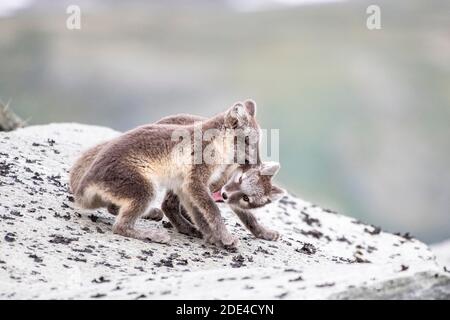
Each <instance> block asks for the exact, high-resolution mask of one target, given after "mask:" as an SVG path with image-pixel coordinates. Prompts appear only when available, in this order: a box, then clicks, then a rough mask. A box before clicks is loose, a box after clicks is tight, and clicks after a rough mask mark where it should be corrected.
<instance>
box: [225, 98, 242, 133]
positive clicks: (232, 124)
mask: <svg viewBox="0 0 450 320" xmlns="http://www.w3.org/2000/svg"><path fill="white" fill-rule="evenodd" d="M246 124H247V111H246V107H245V106H244V104H243V103H242V102H236V103H235V104H233V106H232V107H231V108H230V109H228V110H227V111H226V113H225V126H226V127H227V128H230V129H238V128H241V127H243V126H244V125H246Z"/></svg>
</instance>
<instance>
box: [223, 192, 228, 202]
mask: <svg viewBox="0 0 450 320" xmlns="http://www.w3.org/2000/svg"><path fill="white" fill-rule="evenodd" d="M222 199H223V200H227V199H228V196H227V193H226V192H222Z"/></svg>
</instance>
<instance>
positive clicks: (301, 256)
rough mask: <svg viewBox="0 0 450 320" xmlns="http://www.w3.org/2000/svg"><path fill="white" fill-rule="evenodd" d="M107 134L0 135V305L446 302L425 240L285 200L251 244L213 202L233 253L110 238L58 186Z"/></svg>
mask: <svg viewBox="0 0 450 320" xmlns="http://www.w3.org/2000/svg"><path fill="white" fill-rule="evenodd" d="M117 134H118V133H117V132H115V131H113V130H111V129H107V128H100V127H94V126H85V125H79V124H50V125H45V126H32V127H28V128H25V129H19V130H16V131H13V132H10V133H0V299H37V298H39V299H48V298H52V299H78V298H103V299H117V298H121V299H122V298H125V299H141V298H146V299H170V298H185V299H217V298H219V299H229V298H235V299H272V298H275V299H327V298H357V299H358V298H393V299H395V298H449V297H450V295H449V274H448V273H446V272H445V271H444V270H443V267H442V266H440V265H438V264H437V263H436V261H435V256H434V254H433V253H432V252H431V251H430V250H429V248H428V247H427V246H426V245H425V244H424V243H422V242H420V241H418V240H415V239H410V238H409V237H408V236H406V237H402V236H396V235H393V234H390V233H385V232H382V231H380V230H379V229H378V228H375V227H372V226H368V225H365V224H363V223H361V222H358V221H356V220H355V219H352V218H350V217H346V216H343V215H341V214H337V213H335V212H332V211H330V210H324V209H322V208H320V207H318V206H316V205H313V204H311V203H308V202H306V201H303V200H301V199H298V198H296V197H294V196H292V195H289V196H286V197H285V198H283V199H282V200H281V201H280V202H279V203H274V204H271V205H270V206H267V207H265V208H262V209H259V210H258V212H257V215H258V217H259V218H260V220H261V221H262V223H263V224H265V225H267V226H270V227H271V228H272V229H275V230H278V231H280V232H281V234H282V238H281V239H280V240H279V241H277V242H268V241H263V240H259V239H255V238H254V237H253V236H252V235H251V234H250V233H249V232H248V231H247V230H246V229H244V228H243V227H242V226H241V224H239V222H238V219H237V217H235V216H234V215H233V214H232V212H231V211H230V210H229V209H228V208H227V207H226V205H224V204H220V208H221V210H222V213H223V216H224V218H225V220H226V224H227V226H228V228H229V229H230V231H231V232H233V233H234V234H237V235H239V237H240V239H241V244H240V247H239V249H238V251H237V252H228V251H225V250H223V249H220V248H216V247H213V246H210V245H206V244H204V243H203V241H202V240H201V239H194V238H190V237H187V236H185V235H182V234H178V233H176V232H175V231H174V230H173V228H172V229H167V230H168V232H169V234H170V235H171V237H172V240H171V242H170V244H169V245H161V244H157V243H145V242H142V241H138V240H134V239H129V238H124V237H121V236H118V235H114V234H113V233H112V232H111V224H112V223H113V220H114V217H113V216H111V215H109V214H108V213H107V212H106V211H105V210H96V211H87V210H80V209H77V208H76V206H75V205H74V203H73V202H72V201H73V199H72V198H71V195H70V193H69V192H68V188H67V180H68V169H69V168H70V166H71V164H72V163H73V161H74V160H75V158H76V157H77V156H78V155H79V154H80V152H81V151H82V150H83V149H85V148H87V147H88V146H90V145H93V144H95V143H97V142H100V141H103V140H105V139H109V138H112V137H114V136H116V135H117ZM156 205H158V204H156ZM139 224H140V225H141V227H145V228H163V227H164V225H165V226H167V224H163V223H161V222H155V221H147V220H141V221H139Z"/></svg>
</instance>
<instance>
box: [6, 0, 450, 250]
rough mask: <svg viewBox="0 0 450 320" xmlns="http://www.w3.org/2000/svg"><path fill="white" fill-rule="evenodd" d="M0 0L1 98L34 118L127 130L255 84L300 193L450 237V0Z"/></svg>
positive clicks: (227, 99)
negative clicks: (375, 16)
mask: <svg viewBox="0 0 450 320" xmlns="http://www.w3.org/2000/svg"><path fill="white" fill-rule="evenodd" d="M2 1H4V2H2ZM2 1H0V98H1V99H2V100H3V101H4V102H7V101H8V100H9V99H11V100H12V102H11V106H12V107H13V108H14V110H15V111H16V112H17V113H18V114H19V115H21V116H22V117H23V118H30V120H29V123H30V124H42V123H49V122H81V123H88V124H96V125H104V126H109V127H113V128H115V129H119V130H127V129H130V128H133V127H135V126H137V125H140V124H144V123H148V122H153V121H155V120H157V119H159V118H160V117H162V116H165V115H168V114H174V113H179V112H184V113H195V114H200V115H205V116H210V115H213V114H215V113H217V112H219V111H222V110H224V109H225V108H227V107H228V106H229V105H230V104H231V103H233V102H234V101H236V100H242V99H245V98H253V99H255V100H256V102H257V103H258V106H259V109H258V118H259V120H260V123H261V126H262V127H263V128H278V129H280V162H281V164H282V169H281V171H280V173H279V176H278V181H279V183H280V184H282V185H284V186H285V187H286V188H288V189H289V190H290V191H291V192H292V193H294V194H296V195H298V196H299V197H301V198H304V199H306V200H309V201H312V202H314V203H317V204H319V205H322V206H325V207H329V208H333V209H335V210H338V211H341V212H343V213H346V214H348V215H351V216H354V217H357V218H359V219H362V220H363V221H365V222H369V223H373V224H376V225H380V226H381V227H383V228H384V229H387V230H389V231H402V232H405V231H410V232H412V233H413V234H414V235H415V236H417V237H418V238H420V239H422V240H424V241H427V242H436V241H439V240H442V239H446V238H450V209H449V207H450V170H449V163H450V142H449V141H450V129H449V126H450V5H449V1H446V0H441V1H413V0H405V1H375V2H374V1H369V2H367V1H331V0H329V1H323V0H322V1H314V0H309V1H305V0H279V1H270V0H264V1H256V0H243V1H238V0H234V1H225V0H221V1H206V0H200V1H193V0H192V1H162V0H161V1H112V0H109V1H75V0H72V1H50V0H42V1H37V0H36V1H32V0H20V1H12V0H2ZM70 4H75V5H79V6H80V8H81V14H82V15H81V23H82V24H81V30H68V29H67V28H66V19H67V17H68V14H66V8H67V6H68V5H70ZM369 4H377V5H379V6H380V8H381V23H382V29H381V30H372V31H371V30H368V29H367V28H366V19H367V17H368V15H367V14H366V8H367V6H368V5H369Z"/></svg>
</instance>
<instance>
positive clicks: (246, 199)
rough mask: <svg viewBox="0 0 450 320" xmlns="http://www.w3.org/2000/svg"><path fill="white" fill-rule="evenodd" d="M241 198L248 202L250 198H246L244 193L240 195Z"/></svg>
mask: <svg viewBox="0 0 450 320" xmlns="http://www.w3.org/2000/svg"><path fill="white" fill-rule="evenodd" d="M242 200H244V201H245V202H249V201H250V199H249V198H248V196H247V195H245V194H244V195H243V196H242Z"/></svg>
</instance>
